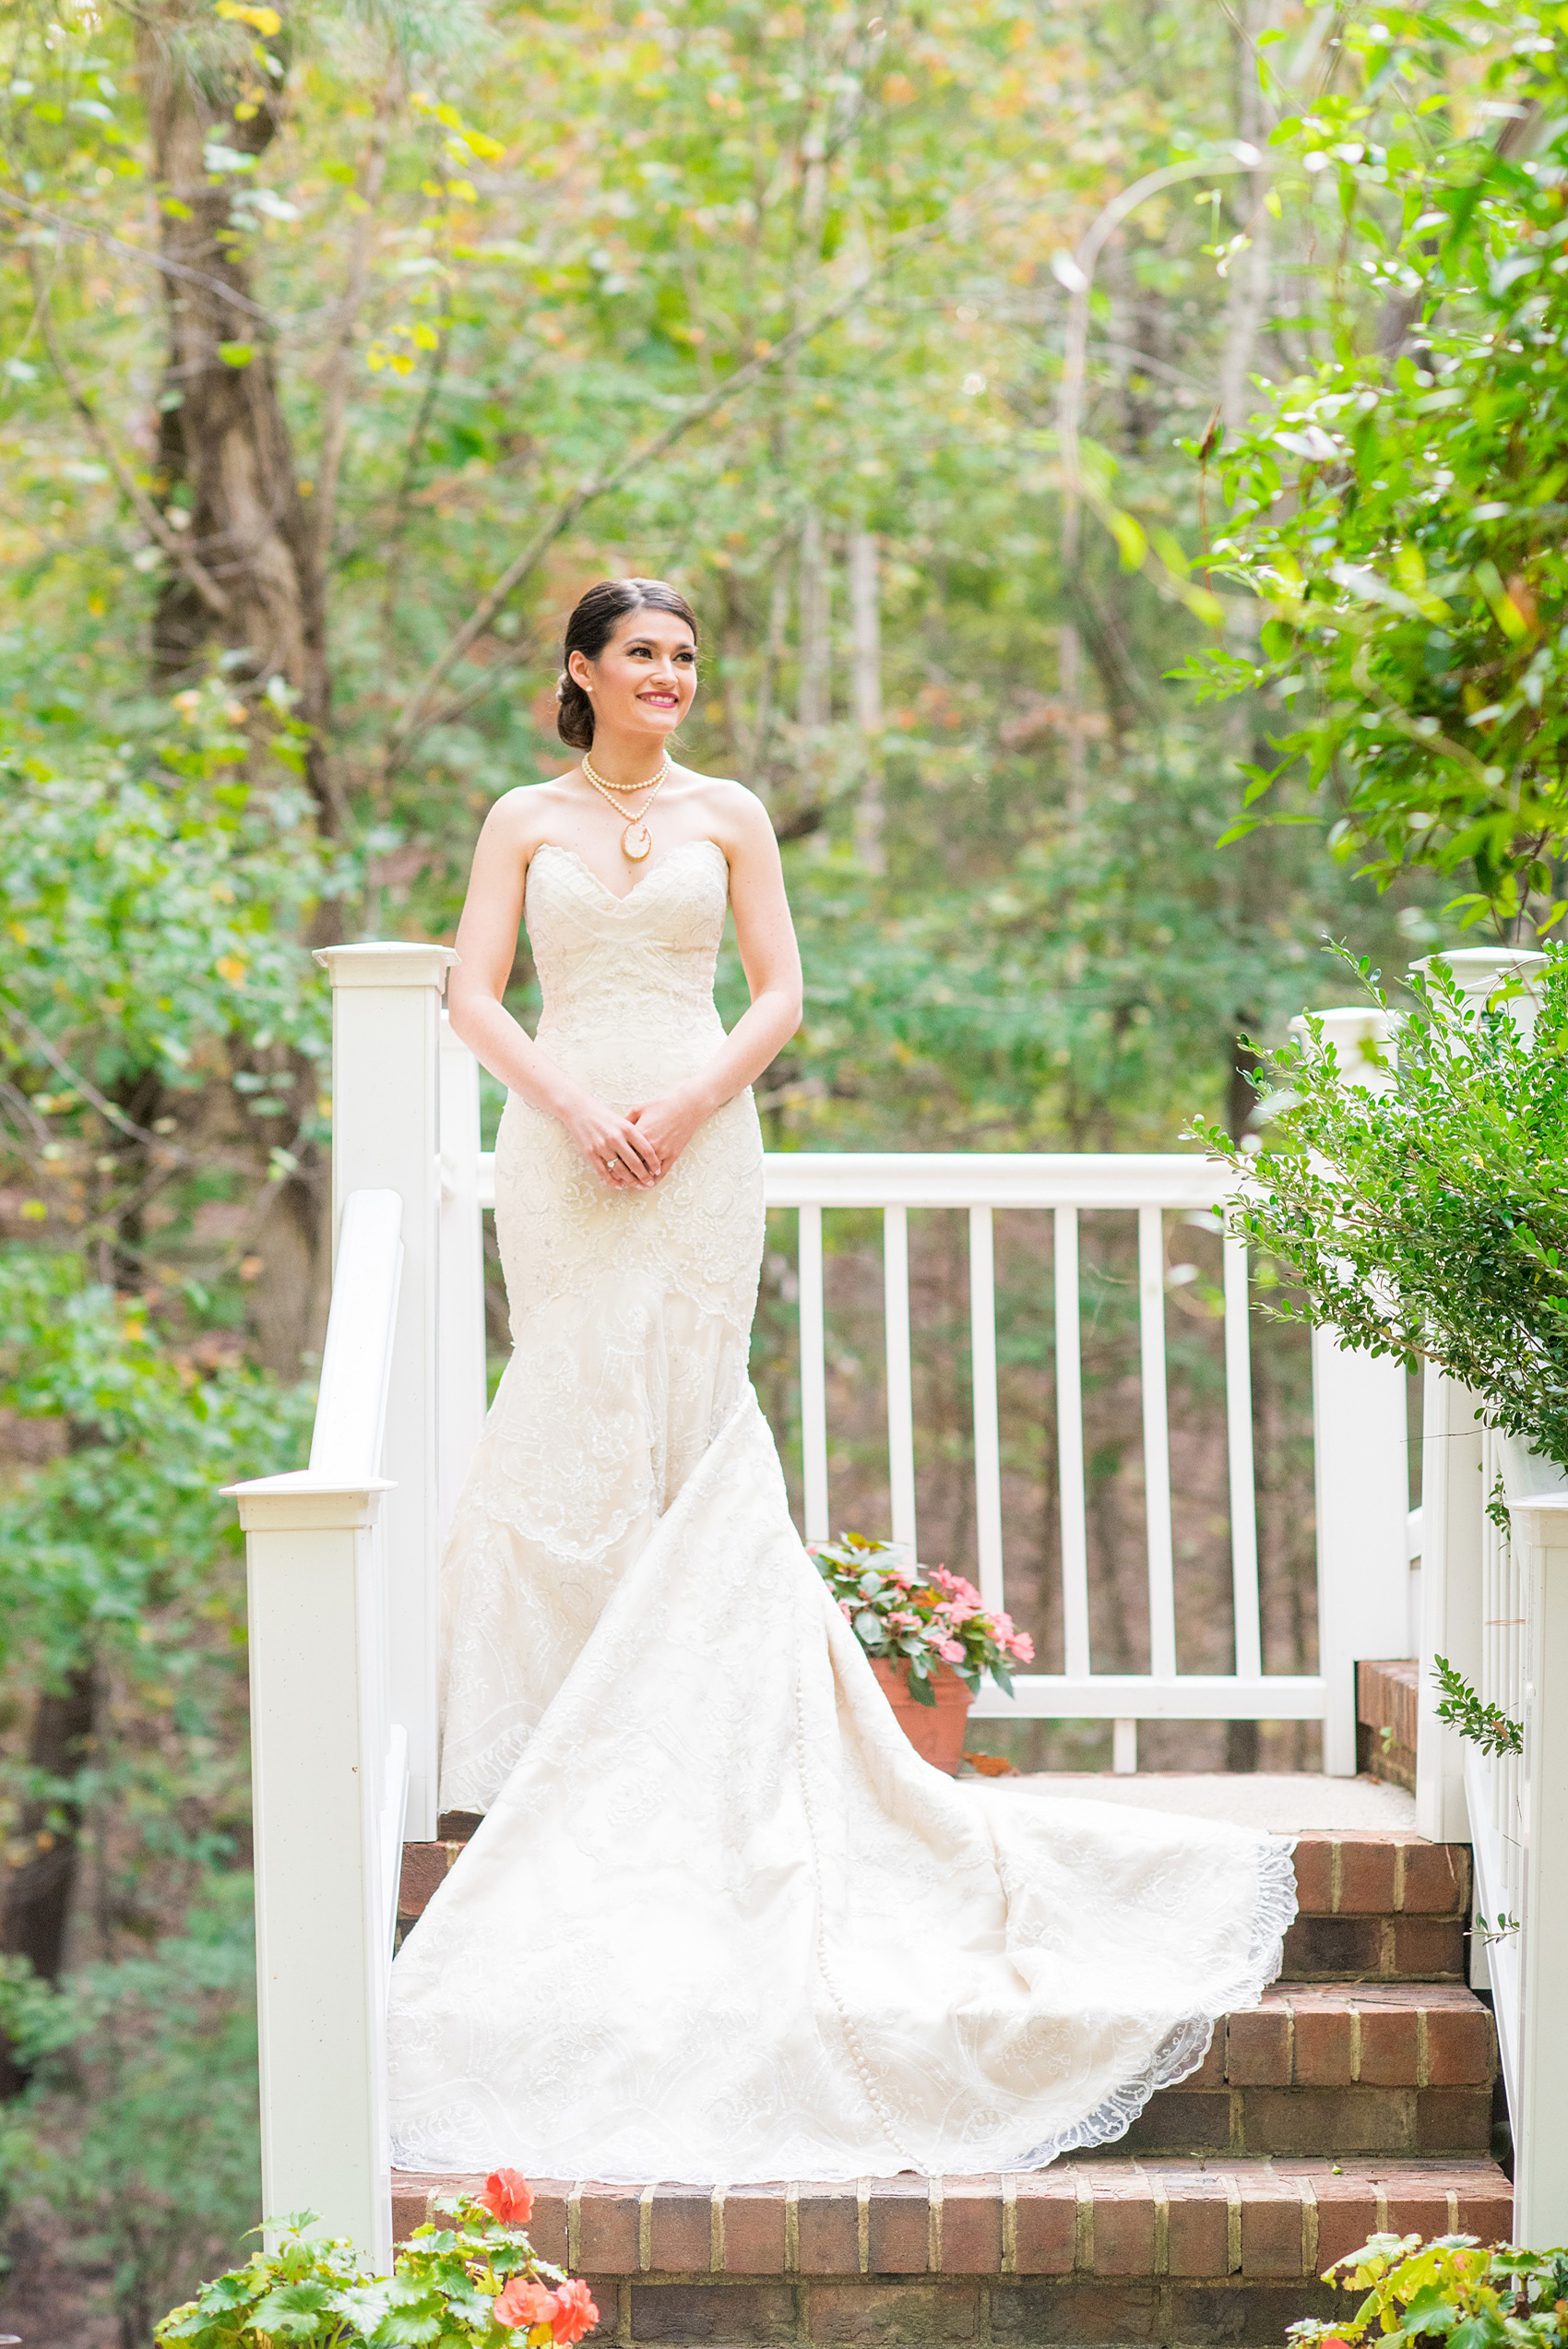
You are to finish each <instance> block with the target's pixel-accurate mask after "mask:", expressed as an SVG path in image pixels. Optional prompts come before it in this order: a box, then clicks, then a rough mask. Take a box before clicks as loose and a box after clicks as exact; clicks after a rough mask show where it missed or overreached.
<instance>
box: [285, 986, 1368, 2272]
mask: <svg viewBox="0 0 1568 2349" xmlns="http://www.w3.org/2000/svg"><path fill="white" fill-rule="evenodd" d="M320 960H322V961H323V962H324V963H325V964H326V965H327V969H328V970H329V972H330V974H331V980H332V985H333V1008H334V1046H333V1201H334V1216H335V1219H336V1229H337V1234H338V1252H337V1258H336V1264H337V1272H336V1278H335V1282H334V1288H333V1305H332V1324H331V1330H330V1333H329V1337H328V1342H327V1355H326V1359H325V1362H324V1365H323V1378H322V1390H321V1399H320V1402H319V1405H318V1416H317V1438H316V1442H315V1445H314V1446H313V1450H312V1459H311V1467H310V1469H309V1470H308V1471H305V1472H303V1473H302V1474H301V1475H299V1476H296V1477H281V1478H269V1479H267V1480H264V1481H263V1482H261V1483H259V1484H253V1485H247V1486H244V1487H242V1488H240V1491H239V1500H240V1507H241V1512H242V1518H243V1521H244V1526H245V1531H246V1535H247V1542H248V1547H249V1571H250V1583H251V1593H252V1639H253V1648H252V1693H253V1705H254V1709H255V1805H256V1838H257V1843H256V1848H257V1913H258V1919H259V1922H260V1931H261V1938H262V1957H261V1974H262V1988H261V2004H262V2021H263V2054H262V2104H263V2111H264V2115H265V2124H264V2146H265V2159H266V2196H267V2210H268V2212H269V2214H271V2215H273V2216H277V2215H280V2214H282V2213H284V2212H288V2211H291V2210H296V2209H299V2208H302V2207H309V2208H312V2209H315V2211H317V2212H320V2214H321V2216H322V2219H323V2221H324V2223H325V2224H327V2225H328V2226H329V2227H330V2228H331V2230H332V2231H333V2232H336V2233H342V2234H348V2235H350V2236H352V2237H353V2238H354V2239H355V2240H356V2241H357V2242H358V2243H359V2244H360V2245H361V2246H362V2248H363V2249H364V2250H365V2251H366V2252H367V2253H368V2254H369V2255H370V2256H372V2257H374V2258H375V2259H378V2260H384V2259H385V2258H386V2244H387V2236H388V2228H389V2213H390V2184H389V2173H388V2170H387V2167H386V2146H385V2129H384V2122H383V2117H382V2115H383V2093H384V2092H383V2087H382V2081H381V2071H380V2062H381V2057H380V2052H379V2051H380V2047H381V2033H382V2031H383V2028H384V2020H383V2019H384V2009H385V1996H386V1950H387V1916H388V1909H387V1902H388V1900H389V1898H391V1897H392V1895H391V1892H390V1890H389V1886H390V1885H391V1884H393V1883H394V1882H395V1878H394V1877H393V1874H392V1867H393V1845H394V1843H395V1842H396V1841H397V1837H396V1836H395V1835H394V1834H393V1833H392V1831H391V1830H390V1828H389V1826H388V1821H389V1820H390V1818H392V1816H393V1813H394V1811H395V1810H396V1809H397V1808H398V1806H399V1804H400V1803H401V1802H402V1799H403V1796H402V1789H403V1771H404V1757H405V1756H406V1771H407V1787H406V1831H407V1832H408V1833H409V1834H410V1836H413V1837H415V1838H419V1839H428V1838H429V1837H431V1836H433V1835H434V1832H435V1828H436V1811H435V1804H436V1759H437V1754H436V1744H437V1721H436V1701H435V1688H436V1681H435V1672H436V1591H437V1568H438V1556H439V1546H440V1534H441V1531H442V1529H443V1528H444V1527H445V1524H446V1522H447V1521H448V1520H449V1518H450V1514H451V1509H452V1506H453V1503H454V1501H455V1499H456V1496H457V1488H458V1486H459V1485H460V1483H461V1480H462V1477H463V1475H464V1473H465V1472H466V1470H467V1467H468V1464H469V1460H470V1459H471V1457H472V1454H473V1449H474V1446H475V1444H476V1443H477V1441H478V1439H479V1435H480V1431H481V1426H482V1423H483V1413H484V1392H485V1377H484V1287H483V1265H482V1253H481V1230H482V1224H481V1219H482V1215H483V1212H484V1210H485V1208H486V1206H487V1205H488V1204H489V1203H490V1195H491V1192H492V1190H493V1166H492V1163H491V1162H490V1161H489V1160H488V1159H487V1158H485V1157H483V1156H481V1151H480V1147H479V1145H480V1126H479V1090H478V1077H477V1071H476V1068H475V1065H474V1062H473V1060H472V1058H471V1056H470V1055H469V1053H468V1052H467V1051H466V1050H465V1049H464V1048H463V1046H462V1045H461V1044H460V1043H457V1040H456V1039H455V1038H454V1037H453V1036H452V1034H451V1031H450V1029H449V1028H448V1027H447V1026H446V1024H445V1020H444V1019H443V1018H442V1016H441V1011H440V995H441V990H442V987H443V985H444V984H445V971H446V968H447V966H448V965H449V963H450V962H451V960H452V957H451V955H450V953H449V952H448V950H447V949H445V948H440V947H431V946H401V945H364V946H354V947H339V948H331V949H328V950H327V951H325V952H324V953H323V954H322V956H321V958H320ZM1332 1017H1333V1018H1336V1019H1347V1020H1350V1021H1352V1022H1353V1021H1357V1020H1360V1019H1362V1018H1363V1015H1361V1014H1360V1013H1355V1014H1343V1015H1339V1014H1336V1015H1332ZM1346 1032H1347V1034H1348V1033H1349V1032H1350V1031H1348V1030H1347V1031H1346ZM1229 1182H1230V1177H1229V1175H1228V1174H1227V1173H1226V1172H1225V1170H1223V1169H1221V1168H1218V1167H1216V1166H1215V1165H1213V1164H1211V1163H1208V1162H1206V1160H1204V1159H1202V1158H1201V1157H1198V1156H1195V1155H1193V1156H1177V1155H1170V1156H1160V1157H1154V1156H1147V1157H1145V1156H1127V1157H1097V1156H1081V1157H1053V1156H1035V1155H1019V1156H1015V1157H993V1156H985V1155H979V1154H977V1155H972V1156H965V1155H934V1156H928V1155H922V1154H910V1155H908V1156H906V1155H865V1156H853V1155H839V1154H836V1153H815V1152H809V1153H808V1152H803V1153H800V1154H798V1155H772V1156H769V1158H768V1159H767V1161H766V1189H767V1198H768V1203H769V1205H770V1206H771V1207H774V1208H778V1209H783V1210H790V1211H792V1212H793V1213H794V1214H795V1216H796V1218H797V1228H798V1234H799V1275H800V1342H801V1357H800V1372H801V1395H802V1451H803V1466H804V1510H803V1517H804V1523H803V1527H802V1531H803V1532H805V1534H806V1536H807V1537H808V1538H817V1537H819V1536H822V1535H825V1534H826V1533H827V1532H828V1531H829V1529H830V1526H831V1522H832V1520H831V1515H830V1510H831V1505H832V1494H831V1487H830V1476H829V1467H830V1459H831V1452H830V1446H829V1430H828V1425H827V1387H826V1366H825V1365H826V1310H825V1301H824V1288H823V1261H824V1232H823V1218H824V1216H825V1215H831V1214H832V1213H834V1212H835V1211H836V1210H858V1211H861V1212H862V1213H863V1211H864V1210H866V1209H868V1208H869V1209H874V1210H880V1212H881V1215H882V1227H883V1268H884V1281H883V1290H884V1300H885V1358H886V1371H887V1399H888V1413H887V1416H888V1470H889V1489H890V1493H891V1497H892V1508H891V1529H890V1530H891V1531H892V1532H893V1533H894V1534H895V1536H896V1537H897V1538H899V1539H901V1540H907V1541H909V1542H910V1543H915V1542H916V1541H917V1540H918V1537H919V1529H918V1524H917V1493H918V1471H919V1468H920V1461H919V1459H918V1456H917V1433H916V1428H915V1423H914V1413H913V1398H912V1388H913V1345H912V1341H911V1333H910V1319H909V1211H910V1210H911V1209H917V1210H919V1209H931V1208H943V1209H949V1210H954V1209H956V1210H960V1211H962V1212H963V1213H964V1214H965V1215H966V1217H967V1221H968V1238H969V1251H968V1267H969V1306H970V1313H969V1324H970V1337H971V1365H972V1369H971V1385H972V1418H973V1431H974V1459H975V1480H974V1481H975V1496H976V1501H975V1507H976V1539H977V1555H978V1558H979V1579H980V1584H981V1587H982V1590H983V1592H984V1593H985V1595H986V1597H987V1598H988V1599H989V1600H991V1601H992V1602H994V1603H997V1604H1006V1598H1007V1558H1006V1544H1005V1538H1004V1535H1005V1528H1004V1517H1003V1509H1002V1476H1001V1446H1000V1429H999V1410H998V1394H997V1375H996V1337H995V1298H994V1270H993V1245H994V1222H995V1217H996V1215H997V1213H998V1211H1000V1210H1005V1211H1006V1212H1008V1213H1014V1212H1020V1213H1027V1214H1032V1215H1049V1216H1050V1217H1051V1219H1052V1228H1053V1238H1054V1302H1053V1316H1054V1353H1055V1363H1056V1417H1057V1428H1056V1433H1057V1445H1058V1468H1059V1475H1058V1483H1059V1490H1060V1509H1061V1536H1062V1540H1061V1553H1062V1560H1063V1566H1062V1605H1063V1627H1064V1650H1063V1671H1062V1672H1060V1673H1038V1674H1030V1675H1023V1676H1022V1677H1020V1679H1019V1681H1018V1683H1017V1687H1018V1696H1017V1699H1016V1710H1017V1711H1020V1712H1022V1713H1024V1714H1026V1715H1032V1716H1035V1717H1042V1716H1060V1717H1064V1718H1069V1719H1085V1718H1099V1719H1110V1720H1111V1721H1112V1722H1113V1723H1115V1724H1116V1727H1115V1733H1114V1752H1115V1759H1116V1763H1117V1766H1118V1767H1120V1768H1123V1769H1133V1768H1135V1766H1136V1735H1137V1723H1138V1722H1139V1721H1140V1720H1147V1719H1157V1718H1167V1719H1170V1718H1184V1719H1209V1720H1215V1719H1229V1720H1234V1719H1262V1720H1280V1719H1307V1720H1315V1721H1318V1722H1320V1723H1321V1724H1322V1730H1323V1752H1324V1768H1325V1769H1326V1770H1328V1771H1332V1772H1336V1773H1339V1774H1345V1775H1348V1774H1350V1773H1351V1772H1353V1771H1354V1770H1355V1766H1356V1763H1355V1664H1356V1662H1357V1660H1358V1659H1359V1658H1362V1657H1388V1656H1399V1655H1406V1654H1408V1653H1409V1651H1410V1635H1409V1628H1408V1627H1409V1596H1408V1584H1409V1572H1408V1530H1407V1527H1408V1493H1407V1444H1406V1435H1405V1398H1404V1382H1403V1376H1402V1374H1401V1373H1400V1372H1399V1370H1398V1368H1397V1366H1396V1365H1391V1364H1387V1363H1378V1362H1372V1361H1370V1360H1369V1359H1367V1358H1366V1357H1364V1356H1359V1355H1352V1354H1347V1353H1343V1352H1342V1351H1341V1350H1340V1349H1339V1348H1338V1347H1336V1345H1334V1344H1333V1342H1332V1341H1331V1340H1327V1341H1324V1342H1322V1343H1320V1344H1318V1345H1316V1346H1314V1351H1313V1414H1314V1440H1315V1449H1316V1491H1317V1540H1318V1616H1319V1649H1318V1658H1317V1665H1316V1669H1315V1670H1313V1671H1312V1672H1295V1673H1288V1674H1281V1673H1269V1672H1266V1671H1265V1669H1264V1656H1263V1641H1262V1633H1261V1609H1260V1602H1259V1586H1258V1562H1257V1539H1256V1505H1255V1493H1254V1468H1253V1395H1252V1374H1251V1345H1250V1314H1249V1306H1248V1279H1247V1266H1246V1256H1245V1250H1244V1248H1243V1247H1242V1246H1241V1245H1240V1244H1239V1243H1237V1242H1235V1241H1232V1240H1227V1241H1226V1243H1225V1246H1224V1279H1223V1293H1224V1306H1225V1319H1224V1360H1225V1374H1226V1410H1225V1419H1226V1442H1227V1457H1228V1465H1229V1522H1230V1536H1229V1539H1230V1566H1231V1577H1230V1580H1231V1594H1232V1640H1233V1659H1232V1669H1231V1670H1230V1671H1229V1672H1228V1673H1214V1672H1206V1673H1183V1672H1182V1671H1181V1670H1180V1669H1179V1668H1178V1653H1177V1645H1178V1643H1177V1633H1178V1628H1179V1624H1178V1606H1177V1591H1176V1580H1175V1572H1174V1564H1173V1544H1172V1537H1171V1523H1172V1502H1173V1493H1172V1464H1171V1449H1170V1422H1169V1403H1168V1395H1167V1377H1166V1278H1165V1218H1166V1217H1167V1216H1168V1215H1190V1214H1194V1213H1201V1212H1206V1211H1211V1210H1214V1209H1215V1208H1217V1207H1218V1205H1219V1204H1220V1203H1221V1202H1222V1200H1223V1199H1224V1198H1225V1197H1226V1196H1227V1195H1228V1191H1229ZM367 1193H369V1194H379V1195H381V1203H380V1205H378V1206H374V1207H372V1206H367V1205H366V1204H365V1198H366V1194H367ZM388 1199H392V1200H395V1202H396V1206H397V1210H398V1232H399V1233H400V1242H401V1257H402V1270H401V1282H400V1286H396V1287H394V1285H393V1284H392V1283H391V1282H390V1280H389V1274H388V1269H387V1263H388V1259H387V1248H388V1246H389V1242H388V1237H387V1235H388V1233H389V1232H390V1231H391V1229H392V1226H391V1223H390V1222H389V1220H388V1219H389V1217H390V1214H391V1210H390V1208H389V1207H388V1206H387V1204H386V1201H387V1200H388ZM1084 1210H1094V1211H1096V1213H1097V1214H1100V1213H1111V1214H1122V1215H1125V1216H1126V1217H1127V1218H1128V1219H1129V1220H1134V1219H1135V1227H1136V1233H1137V1260H1138V1322H1139V1362H1140V1376H1141V1389H1142V1398H1143V1469H1144V1487H1145V1525H1144V1547H1145V1552H1146V1571H1147V1580H1148V1601H1149V1624H1150V1642H1149V1646H1150V1653H1149V1669H1148V1670H1147V1671H1146V1672H1142V1673H1127V1672H1115V1673H1107V1672H1097V1671H1096V1669H1095V1657H1094V1654H1093V1651H1092V1644H1091V1638H1090V1619H1091V1610H1090V1594H1091V1574H1090V1557H1089V1548H1088V1541H1087V1508H1086V1466H1085V1452H1084V1413H1083V1379H1082V1351H1081V1346H1082V1340H1081V1329H1082V1323H1081V1315H1080V1304H1079V1261H1078V1223H1079V1217H1080V1215H1081V1213H1082V1212H1083V1211H1084ZM367 1218H368V1219H370V1220H369V1221H368V1222H367ZM377 1218H379V1219H380V1220H379V1221H377V1220H376V1219H377ZM373 1226H374V1230H375V1231H376V1232H377V1233H379V1234H380V1240H379V1242H378V1245H379V1246H380V1248H381V1251H382V1253H381V1255H380V1256H379V1257H374V1252H372V1253H366V1251H367V1250H368V1249H369V1246H370V1244H369V1241H368V1240H367V1239H365V1238H364V1237H363V1234H365V1233H366V1232H368V1231H370V1230H371V1229H372V1228H373ZM376 1332H379V1333H380V1334H379V1337H377V1336H376V1335H375V1333H376ZM388 1333H390V1336H389V1341H388ZM372 1396H374V1397H377V1398H380V1397H383V1396H384V1397H385V1401H384V1404H382V1405H379V1406H378V1407H377V1408H375V1409H374V1410H373V1408H372V1405H371V1402H370V1401H369V1398H370V1397H372ZM373 1423H374V1424H373ZM384 1467H385V1468H387V1469H389V1470H390V1472H391V1478H390V1481H388V1480H386V1479H385V1478H384V1477H383V1475H382V1473H381V1472H382V1469H383V1468H384ZM384 1495H385V1502H384V1504H383V1497H382V1496H384ZM981 1709H982V1710H983V1711H994V1712H997V1713H1006V1712H1009V1711H1012V1710H1013V1709H1014V1708H1013V1707H1012V1706H1010V1705H1009V1704H1008V1702H1007V1700H1006V1699H1004V1698H1003V1697H1002V1696H1001V1695H1000V1692H997V1693H996V1694H995V1695H994V1696H992V1697H988V1698H985V1699H981ZM391 1724H396V1725H397V1730H398V1732H399V1733H400V1742H399V1738H398V1736H394V1735H392V1734H391V1730H390V1725H391ZM399 1831H401V1830H399ZM356 1920H357V1922H356Z"/></svg>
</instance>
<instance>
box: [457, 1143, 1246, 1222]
mask: <svg viewBox="0 0 1568 2349" xmlns="http://www.w3.org/2000/svg"><path fill="white" fill-rule="evenodd" d="M763 1182H764V1187H765V1190H766V1198H767V1204H768V1206H769V1207H880V1208H888V1207H903V1208H910V1207H993V1208H995V1207H1091V1208H1092V1207H1105V1208H1125V1207H1166V1208H1172V1209H1183V1210H1190V1209H1194V1208H1210V1209H1212V1208H1216V1207H1218V1205H1219V1204H1220V1202H1221V1201H1222V1200H1223V1199H1228V1198H1230V1197H1231V1195H1232V1193H1233V1192H1234V1191H1235V1190H1236V1189H1237V1187H1238V1182H1237V1177H1236V1176H1235V1175H1234V1174H1231V1172H1230V1170H1229V1167H1227V1166H1222V1165H1221V1164H1220V1163H1218V1160H1216V1159H1210V1158H1200V1157H1198V1156H1197V1155H1196V1154H1195V1153H1188V1152H1184V1151H1183V1152H1178V1151H1170V1152H1165V1153H1162V1154H1157V1153H1154V1152H1152V1151H1006V1152H1004V1151H767V1152H766V1155H765V1157H764V1159H763ZM478 1194H479V1203H480V1205H481V1207H493V1206H494V1204H495V1158H494V1154H493V1152H492V1151H485V1152H483V1153H482V1154H481V1158H480V1162H479V1183H478Z"/></svg>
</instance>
